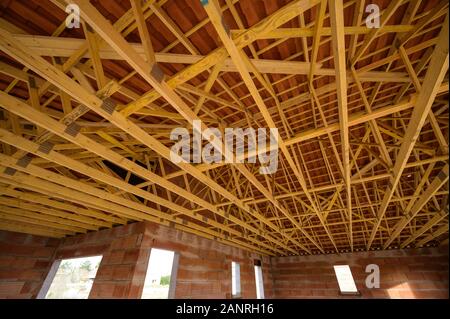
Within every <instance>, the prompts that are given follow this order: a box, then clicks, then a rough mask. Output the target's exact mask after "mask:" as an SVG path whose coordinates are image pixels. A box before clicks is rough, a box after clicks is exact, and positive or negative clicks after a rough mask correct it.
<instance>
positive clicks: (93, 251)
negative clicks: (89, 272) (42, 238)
mask: <svg viewBox="0 0 450 319" xmlns="http://www.w3.org/2000/svg"><path fill="white" fill-rule="evenodd" d="M143 231H144V224H143V223H133V224H129V225H126V226H120V227H115V228H112V229H105V230H101V231H98V232H91V233H87V234H83V235H78V236H74V237H68V238H65V239H63V240H62V242H61V244H60V246H59V247H58V249H57V251H56V253H55V259H67V258H76V257H87V256H95V255H102V256H103V258H102V261H101V262H100V266H99V268H98V270H97V275H96V277H95V280H94V283H93V285H92V289H91V292H90V294H89V298H139V297H140V295H138V294H137V291H136V290H133V289H132V281H133V278H134V276H135V272H136V271H137V265H138V261H140V259H141V249H140V246H141V243H142V238H143Z"/></svg>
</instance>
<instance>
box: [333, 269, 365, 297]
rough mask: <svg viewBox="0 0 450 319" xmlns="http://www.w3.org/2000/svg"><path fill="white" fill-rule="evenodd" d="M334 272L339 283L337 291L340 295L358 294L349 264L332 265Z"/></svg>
mask: <svg viewBox="0 0 450 319" xmlns="http://www.w3.org/2000/svg"><path fill="white" fill-rule="evenodd" d="M333 268H334V274H335V275H336V279H337V281H338V285H339V292H340V293H341V294H342V295H359V294H360V293H359V291H358V288H357V287H356V283H355V280H354V279H353V275H352V270H351V269H350V266H349V265H334V266H333Z"/></svg>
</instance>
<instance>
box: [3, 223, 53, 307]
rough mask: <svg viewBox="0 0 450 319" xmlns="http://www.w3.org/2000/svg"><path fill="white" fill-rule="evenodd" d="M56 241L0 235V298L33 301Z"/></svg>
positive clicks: (48, 268) (46, 271) (8, 234)
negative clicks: (31, 299)
mask: <svg viewBox="0 0 450 319" xmlns="http://www.w3.org/2000/svg"><path fill="white" fill-rule="evenodd" d="M58 244H59V240H58V239H52V238H45V237H39V236H33V235H27V234H20V233H12V232H3V231H0V298H1V299H5V298H14V299H18V298H25V299H30V298H36V296H37V294H38V293H39V289H40V288H41V286H42V283H43V281H44V279H45V277H46V275H47V273H48V271H49V270H50V267H51V264H52V258H53V254H54V252H55V249H56V246H57V245H58Z"/></svg>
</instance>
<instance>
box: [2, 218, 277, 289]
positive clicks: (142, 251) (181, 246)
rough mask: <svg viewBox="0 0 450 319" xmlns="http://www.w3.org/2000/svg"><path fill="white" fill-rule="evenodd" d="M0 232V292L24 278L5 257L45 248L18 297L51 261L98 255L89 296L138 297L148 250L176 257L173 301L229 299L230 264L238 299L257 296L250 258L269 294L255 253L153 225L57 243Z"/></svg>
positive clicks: (39, 283)
mask: <svg viewBox="0 0 450 319" xmlns="http://www.w3.org/2000/svg"><path fill="white" fill-rule="evenodd" d="M0 234H1V236H2V237H1V238H4V240H3V241H4V243H5V244H3V243H2V246H0V256H1V258H2V259H0V266H1V265H3V268H2V271H1V272H0V276H1V277H0V281H1V282H0V289H2V288H1V284H3V283H4V286H5V287H6V288H5V289H6V290H8V289H9V288H8V287H9V286H8V285H10V284H11V282H12V284H14V285H16V286H14V289H16V290H19V288H20V289H22V286H23V284H24V282H22V281H20V282H18V281H16V280H15V278H19V279H20V278H22V277H23V276H22V275H21V274H19V273H18V272H17V271H15V270H14V269H13V268H12V267H13V264H12V263H11V262H10V260H12V259H13V258H16V257H9V255H10V254H13V255H18V254H22V255H21V256H27V257H26V258H28V259H30V260H31V259H33V260H34V259H36V258H41V259H42V257H41V255H39V254H40V253H42V254H43V253H44V249H43V248H45V249H46V250H45V253H46V255H45V257H46V258H47V259H46V261H47V263H46V264H45V267H46V268H45V269H40V271H39V272H37V271H32V270H30V269H29V268H30V267H33V265H34V266H35V264H33V265H32V264H31V263H30V265H29V267H28V268H27V269H24V274H26V275H27V276H31V274H32V273H36V277H34V278H33V281H32V282H33V289H34V291H33V293H32V294H31V293H28V294H23V295H20V296H21V297H23V298H35V297H36V295H37V293H38V291H39V289H40V287H41V286H42V283H43V280H44V279H45V276H46V274H47V272H48V271H49V267H50V266H51V262H52V261H53V260H57V259H67V258H76V257H88V256H95V255H103V258H102V261H101V263H100V265H99V268H98V271H97V276H96V278H95V280H94V283H93V285H92V289H91V292H90V295H89V298H140V297H141V294H142V290H143V286H144V280H145V275H146V271H147V265H148V260H149V253H150V250H151V248H152V247H155V248H161V249H168V250H173V251H175V252H177V253H178V254H179V264H178V273H177V281H176V283H177V284H176V288H175V297H176V298H229V297H230V293H231V261H236V262H239V263H240V264H241V290H242V298H256V283H255V274H254V268H253V262H254V259H260V260H261V261H262V262H263V265H262V268H263V275H264V279H263V280H264V285H265V294H266V297H271V296H272V280H271V277H270V273H269V269H270V264H269V262H270V260H269V258H268V257H264V258H262V257H261V256H259V255H257V254H253V253H250V252H247V251H243V250H241V249H238V248H234V247H230V246H227V245H223V244H220V243H219V242H217V241H213V240H209V239H205V238H202V237H199V236H196V235H193V234H188V233H185V232H182V231H179V230H176V229H174V228H168V227H164V226H160V225H157V224H154V223H149V222H145V223H144V222H142V223H133V224H130V225H126V226H120V227H115V228H113V229H105V230H101V231H98V232H91V233H87V234H83V235H77V236H74V237H69V238H65V239H62V240H61V242H60V243H59V244H58V241H54V240H51V239H46V238H39V237H35V236H29V235H21V234H17V233H9V232H3V231H0ZM26 238H33V240H34V241H33V240H31V239H27V240H25V239H26ZM35 242H36V243H35ZM6 243H7V245H6ZM48 243H52V244H53V246H51V247H45V245H48ZM37 244H42V245H44V247H43V248H42V249H41V248H40V247H39V249H37V247H36V245H37ZM8 245H9V247H8ZM56 246H58V247H57V248H56ZM50 248H51V249H50ZM36 249H37V251H35V250H36ZM36 254H37V255H36ZM21 258H25V257H21ZM14 260H15V259H14ZM17 262H18V261H17ZM37 275H39V276H37ZM6 279H8V280H9V281H6ZM20 285H22V286H20ZM28 285H29V284H28ZM27 289H28V290H29V288H27ZM0 294H1V292H0ZM18 296H19V295H17V293H15V294H10V295H8V296H6V295H0V298H5V297H13V298H15V297H18Z"/></svg>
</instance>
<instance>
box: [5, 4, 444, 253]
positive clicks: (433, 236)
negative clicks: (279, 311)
mask: <svg viewBox="0 0 450 319" xmlns="http://www.w3.org/2000/svg"><path fill="white" fill-rule="evenodd" d="M372 2H373V3H374V4H377V5H378V7H379V9H380V14H381V15H380V17H379V28H368V27H367V25H366V18H367V17H368V15H369V12H367V11H366V5H367V1H364V0H349V1H344V0H330V1H327V0H290V1H288V0H279V1H275V0H267V1H260V0H221V1H217V0H159V1H158V0H147V1H140V0H122V1H119V0H110V1H106V0H105V1H100V0H95V1H94V0H92V1H88V0H67V1H64V0H44V1H35V0H27V1H25V0H9V1H8V0H6V1H5V0H2V1H0V52H1V53H0V59H1V60H0V90H1V92H0V145H1V154H0V229H3V230H10V231H17V232H24V233H30V234H35V235H43V236H50V237H65V236H71V235H74V234H77V233H86V232H91V231H96V230H99V229H103V228H111V227H114V226H115V225H121V224H127V223H130V222H133V221H142V220H149V221H153V222H156V223H159V224H163V225H165V226H169V227H175V228H177V229H180V230H184V231H186V232H190V233H195V234H197V235H200V236H203V237H206V238H210V239H215V240H218V241H220V242H223V243H225V244H228V245H232V246H236V247H241V248H244V249H246V250H250V251H254V252H258V253H261V254H264V255H272V256H273V255H279V256H283V255H302V254H321V253H322V254H326V253H339V252H348V251H361V250H370V249H395V248H405V247H421V246H426V245H433V246H435V245H440V244H442V243H445V242H448V227H449V221H448V218H449V217H448V201H447V197H448V184H447V182H448V177H449V168H448V142H447V139H448V127H449V126H448V73H447V72H448V63H449V60H448V57H449V56H448V1H445V0H430V1H425V0H394V1H387V0H374V1H372ZM68 4H75V5H77V6H78V8H79V9H80V16H81V21H80V26H79V28H70V29H69V28H67V27H66V18H67V13H66V11H65V9H66V6H67V5H68ZM198 119H200V120H202V123H203V126H202V128H201V130H202V132H201V133H202V134H203V135H204V136H205V137H206V136H207V134H208V133H207V132H206V129H207V128H213V127H214V128H219V129H221V130H223V129H224V128H225V127H233V128H246V127H254V128H256V127H261V128H278V131H279V136H278V141H279V155H278V156H279V157H278V163H279V164H278V170H277V171H276V173H274V174H272V175H261V174H260V173H259V171H258V168H259V166H257V165H256V164H249V163H245V162H244V163H240V164H219V163H216V164H204V163H203V164H190V163H179V164H174V163H173V162H171V158H170V147H171V146H172V145H173V141H171V140H170V138H169V136H170V132H171V130H172V129H173V128H175V127H186V128H188V129H190V128H192V127H191V124H192V121H193V120H198ZM223 155H224V156H233V154H223ZM247 156H248V154H247Z"/></svg>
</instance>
